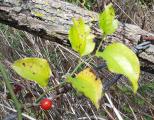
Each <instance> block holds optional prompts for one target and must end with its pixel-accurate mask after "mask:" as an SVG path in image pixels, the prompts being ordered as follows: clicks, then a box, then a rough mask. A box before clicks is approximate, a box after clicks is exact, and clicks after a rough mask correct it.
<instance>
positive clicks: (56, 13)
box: [0, 0, 154, 64]
mask: <svg viewBox="0 0 154 120" xmlns="http://www.w3.org/2000/svg"><path fill="white" fill-rule="evenodd" d="M80 17H82V18H83V19H84V20H85V21H86V23H87V24H89V25H90V26H91V28H92V30H93V33H94V34H95V35H96V39H100V38H101V32H100V30H99V29H98V14H97V13H95V12H92V11H88V10H85V9H82V8H80V7H77V6H75V5H73V4H70V3H67V2H64V1H60V0H20V1H19V0H0V22H1V23H4V24H7V25H9V26H12V27H15V28H17V29H20V30H24V31H27V32H29V33H31V34H34V35H37V36H40V37H41V38H44V39H47V40H51V41H54V42H57V43H60V44H68V40H67V38H68V29H69V27H70V26H71V25H72V18H80ZM141 35H143V36H154V34H152V33H149V32H147V31H144V30H142V29H141V28H140V27H138V26H136V25H132V24H122V23H120V25H119V28H118V30H117V31H116V33H115V34H113V35H112V36H109V37H108V39H111V40H112V41H121V42H123V43H125V44H127V45H128V46H131V47H132V46H135V45H136V44H137V43H138V41H139V40H140V38H141ZM139 57H140V58H141V59H143V60H146V61H148V62H150V63H152V64H153V63H154V45H152V44H151V45H150V47H149V48H148V49H147V50H146V51H145V52H142V53H140V54H139Z"/></svg>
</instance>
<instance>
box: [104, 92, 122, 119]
mask: <svg viewBox="0 0 154 120" xmlns="http://www.w3.org/2000/svg"><path fill="white" fill-rule="evenodd" d="M105 96H106V98H107V100H108V101H109V103H110V105H111V107H112V108H113V110H114V112H115V114H116V116H117V117H118V119H119V120H123V118H122V116H121V115H120V113H119V111H118V110H117V108H116V107H115V106H114V105H113V103H112V101H111V99H110V97H109V96H108V94H107V93H105Z"/></svg>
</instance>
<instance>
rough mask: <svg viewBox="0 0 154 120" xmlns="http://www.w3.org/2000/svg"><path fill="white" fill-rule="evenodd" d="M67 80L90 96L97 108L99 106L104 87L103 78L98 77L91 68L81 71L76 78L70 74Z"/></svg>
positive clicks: (79, 90)
mask: <svg viewBox="0 0 154 120" xmlns="http://www.w3.org/2000/svg"><path fill="white" fill-rule="evenodd" d="M67 82H68V83H70V84H71V85H72V87H73V88H74V89H76V90H77V91H78V92H81V93H83V94H84V95H85V96H86V97H87V98H89V99H90V100H91V101H92V103H93V104H94V105H95V106H96V108H97V109H98V108H99V101H100V99H101V97H102V89H103V87H102V83H101V80H100V79H99V78H97V77H96V75H95V74H94V72H93V71H92V70H91V69H90V68H86V69H85V70H83V71H81V72H80V73H79V74H77V75H76V77H75V78H72V77H71V76H69V77H68V79H67Z"/></svg>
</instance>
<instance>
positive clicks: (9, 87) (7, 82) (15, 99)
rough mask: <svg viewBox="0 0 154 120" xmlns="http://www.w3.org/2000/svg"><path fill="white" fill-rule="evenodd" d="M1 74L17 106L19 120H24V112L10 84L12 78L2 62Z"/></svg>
mask: <svg viewBox="0 0 154 120" xmlns="http://www.w3.org/2000/svg"><path fill="white" fill-rule="evenodd" d="M0 72H1V73H2V76H3V77H4V82H5V84H6V87H7V89H8V91H9V93H10V95H11V98H12V100H13V101H14V104H15V108H16V109H17V114H18V120H22V112H21V104H20V102H19V101H18V100H17V98H16V95H15V93H14V92H13V88H12V86H11V84H10V81H11V80H10V78H9V75H8V73H7V72H6V69H5V67H4V66H3V64H2V63H1V62H0Z"/></svg>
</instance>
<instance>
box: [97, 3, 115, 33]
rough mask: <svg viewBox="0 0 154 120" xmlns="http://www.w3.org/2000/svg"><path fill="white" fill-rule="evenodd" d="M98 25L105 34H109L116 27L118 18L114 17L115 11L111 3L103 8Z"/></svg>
mask: <svg viewBox="0 0 154 120" xmlns="http://www.w3.org/2000/svg"><path fill="white" fill-rule="evenodd" d="M99 27H100V28H101V29H102V31H103V33H104V34H105V35H110V34H112V33H114V32H115V31H116V29H117V28H118V20H117V19H115V12H114V9H113V6H112V4H111V3H110V4H109V5H107V6H105V10H104V11H103V13H101V14H100V16H99Z"/></svg>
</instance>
